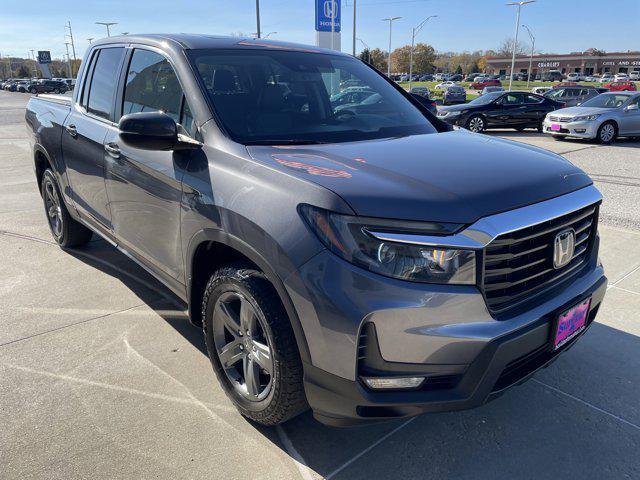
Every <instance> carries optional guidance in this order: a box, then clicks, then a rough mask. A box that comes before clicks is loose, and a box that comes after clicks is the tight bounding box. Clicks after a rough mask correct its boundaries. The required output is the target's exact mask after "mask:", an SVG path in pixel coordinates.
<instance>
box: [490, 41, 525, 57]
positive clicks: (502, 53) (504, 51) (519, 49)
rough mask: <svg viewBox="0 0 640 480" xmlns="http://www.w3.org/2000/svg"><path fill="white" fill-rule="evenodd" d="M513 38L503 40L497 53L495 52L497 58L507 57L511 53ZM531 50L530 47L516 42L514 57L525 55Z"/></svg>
mask: <svg viewBox="0 0 640 480" xmlns="http://www.w3.org/2000/svg"><path fill="white" fill-rule="evenodd" d="M513 44H514V39H513V37H508V38H505V39H504V40H503V41H502V43H501V44H500V46H499V47H498V51H497V52H496V53H497V55H498V56H499V57H508V56H510V55H511V54H512V52H513ZM530 50H531V47H530V46H529V45H527V44H526V43H523V42H520V41H518V43H517V44H516V55H525V54H527V53H528V52H529V51H530Z"/></svg>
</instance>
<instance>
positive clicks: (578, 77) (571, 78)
mask: <svg viewBox="0 0 640 480" xmlns="http://www.w3.org/2000/svg"><path fill="white" fill-rule="evenodd" d="M583 79H584V77H583V76H582V74H581V73H577V72H574V73H570V74H568V75H567V81H568V82H580V81H582V80H583Z"/></svg>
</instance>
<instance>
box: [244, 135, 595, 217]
mask: <svg viewBox="0 0 640 480" xmlns="http://www.w3.org/2000/svg"><path fill="white" fill-rule="evenodd" d="M247 149H248V152H249V154H250V155H251V157H252V158H253V159H255V160H256V161H259V162H261V163H264V164H266V165H268V166H270V167H273V168H277V169H279V170H281V171H283V172H286V173H288V174H290V175H294V176H296V177H300V178H303V179H305V180H307V181H311V182H314V183H316V184H318V185H321V186H323V187H325V188H327V189H329V190H331V191H333V192H335V193H336V194H338V195H339V196H341V197H342V198H343V199H344V200H345V201H346V202H347V203H348V204H349V205H350V206H351V208H352V209H353V210H354V211H355V213H356V214H358V215H361V216H368V217H379V218H392V219H402V220H419V221H435V222H451V223H466V224H468V223H473V222H475V221H476V220H478V219H479V218H481V217H484V216H487V215H491V214H494V213H499V212H502V211H506V210H511V209H514V208H518V207H522V206H525V205H529V204H532V203H536V202H540V201H543V200H547V199H550V198H553V197H557V196H559V195H563V194H565V193H569V192H572V191H575V190H578V189H580V188H583V187H585V186H588V185H590V184H591V183H592V181H591V179H590V178H589V177H588V176H587V174H586V173H584V172H583V171H582V170H580V169H578V168H576V167H575V166H574V165H572V164H571V163H570V162H569V161H567V160H565V159H564V158H562V157H561V156H559V155H556V154H553V153H551V152H548V151H546V150H542V149H540V148H537V147H532V146H528V145H524V144H521V143H516V142H511V141H508V140H502V139H498V138H495V137H489V136H486V135H477V134H472V133H469V132H467V131H466V130H456V131H452V132H446V133H438V134H425V135H414V136H408V137H401V138H392V139H382V140H374V141H366V142H352V143H338V144H326V145H311V146H306V145H305V146H249V147H247Z"/></svg>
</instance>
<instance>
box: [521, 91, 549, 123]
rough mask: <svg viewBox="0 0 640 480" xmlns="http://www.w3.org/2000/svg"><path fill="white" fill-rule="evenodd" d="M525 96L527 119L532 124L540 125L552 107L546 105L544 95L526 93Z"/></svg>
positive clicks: (525, 114)
mask: <svg viewBox="0 0 640 480" xmlns="http://www.w3.org/2000/svg"><path fill="white" fill-rule="evenodd" d="M523 96H524V104H525V112H524V116H525V121H526V123H527V124H529V125H531V126H534V125H535V126H538V124H539V123H540V122H542V121H543V120H544V117H545V116H546V115H547V113H549V112H550V111H551V109H550V107H549V106H548V105H546V102H545V101H544V98H543V97H540V96H538V95H534V94H533V93H525V94H524V95H523Z"/></svg>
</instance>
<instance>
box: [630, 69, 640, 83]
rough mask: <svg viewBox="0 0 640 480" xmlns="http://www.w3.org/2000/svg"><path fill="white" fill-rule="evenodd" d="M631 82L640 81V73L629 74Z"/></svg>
mask: <svg viewBox="0 0 640 480" xmlns="http://www.w3.org/2000/svg"><path fill="white" fill-rule="evenodd" d="M629 80H631V81H632V82H637V81H640V71H638V70H634V71H633V72H631V73H630V74H629Z"/></svg>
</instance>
